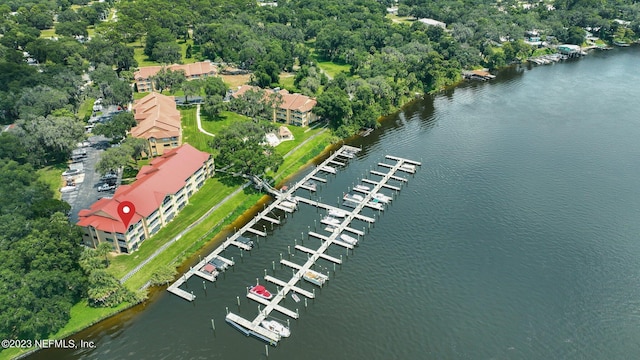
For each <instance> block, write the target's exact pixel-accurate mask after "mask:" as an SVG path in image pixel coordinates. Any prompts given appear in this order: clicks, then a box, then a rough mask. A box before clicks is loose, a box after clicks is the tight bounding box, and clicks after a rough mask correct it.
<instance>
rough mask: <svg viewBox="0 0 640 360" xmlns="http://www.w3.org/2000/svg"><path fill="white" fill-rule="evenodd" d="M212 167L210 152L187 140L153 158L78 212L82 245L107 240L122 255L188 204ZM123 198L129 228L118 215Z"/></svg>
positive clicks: (91, 245)
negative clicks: (132, 179) (132, 209)
mask: <svg viewBox="0 0 640 360" xmlns="http://www.w3.org/2000/svg"><path fill="white" fill-rule="evenodd" d="M213 171H214V164H213V158H212V157H211V154H208V153H205V152H202V151H199V150H197V149H195V148H194V147H192V146H191V145H189V144H184V145H182V146H180V147H179V148H176V149H173V150H171V151H168V152H166V153H164V154H163V155H162V156H159V157H157V158H155V159H153V160H152V161H151V163H150V164H149V165H146V166H144V167H143V168H142V169H140V171H139V172H138V175H137V176H136V181H135V182H133V183H132V184H130V185H122V186H120V187H119V188H118V190H116V192H115V194H114V195H113V197H112V198H111V199H100V200H98V201H96V202H95V203H93V205H91V208H90V209H84V210H81V211H80V213H79V214H78V216H79V220H78V222H77V225H78V226H80V227H82V230H83V235H82V240H83V242H84V244H85V245H86V246H89V247H96V246H97V245H98V243H100V242H105V241H106V242H109V243H111V244H112V245H113V247H114V251H115V252H117V253H123V254H129V253H131V252H133V251H135V250H137V249H138V247H139V246H140V244H141V243H142V242H143V241H144V240H145V239H148V238H149V237H150V236H152V235H153V234H155V233H157V232H158V231H159V230H160V229H161V228H162V227H163V226H165V225H166V224H167V223H168V222H170V221H171V220H172V219H173V218H174V217H175V216H176V215H177V214H178V213H179V212H180V210H182V209H183V208H184V207H185V206H186V205H187V204H188V203H189V198H190V197H191V195H193V194H194V193H195V192H196V191H198V190H199V189H200V188H201V187H202V185H203V184H204V182H205V180H206V179H207V178H209V177H211V176H212V175H213ZM123 201H130V202H132V203H133V205H134V206H135V213H134V215H133V218H132V219H131V222H130V225H129V228H128V229H125V227H124V224H123V223H122V221H121V220H120V217H119V216H118V205H119V204H120V203H121V202H123Z"/></svg>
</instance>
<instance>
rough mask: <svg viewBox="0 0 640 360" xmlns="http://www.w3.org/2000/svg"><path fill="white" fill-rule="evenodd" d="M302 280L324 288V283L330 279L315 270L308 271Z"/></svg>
mask: <svg viewBox="0 0 640 360" xmlns="http://www.w3.org/2000/svg"><path fill="white" fill-rule="evenodd" d="M302 278H303V279H305V280H307V281H308V282H310V283H312V284H314V285H318V286H322V285H324V283H325V282H326V281H327V280H329V277H328V276H327V275H325V274H321V273H319V272H317V271H313V270H307V271H306V272H305V273H304V275H302Z"/></svg>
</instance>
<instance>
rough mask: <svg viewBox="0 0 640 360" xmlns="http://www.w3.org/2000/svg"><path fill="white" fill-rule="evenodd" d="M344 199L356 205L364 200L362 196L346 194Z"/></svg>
mask: <svg viewBox="0 0 640 360" xmlns="http://www.w3.org/2000/svg"><path fill="white" fill-rule="evenodd" d="M343 199H344V200H345V201H351V202H355V203H359V202H362V201H363V200H364V197H362V195H358V194H351V193H349V194H346V195H345V196H344V197H343Z"/></svg>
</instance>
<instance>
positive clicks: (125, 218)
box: [118, 201, 136, 229]
mask: <svg viewBox="0 0 640 360" xmlns="http://www.w3.org/2000/svg"><path fill="white" fill-rule="evenodd" d="M135 213H136V207H135V206H134V205H133V203H132V202H131V201H123V202H121V203H120V205H118V215H119V216H120V220H122V223H123V224H124V227H125V229H128V228H129V222H130V221H131V218H133V214H135Z"/></svg>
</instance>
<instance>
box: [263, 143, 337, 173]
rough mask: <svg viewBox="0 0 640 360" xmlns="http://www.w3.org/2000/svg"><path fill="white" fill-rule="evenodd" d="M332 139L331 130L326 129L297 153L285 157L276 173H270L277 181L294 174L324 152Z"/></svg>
mask: <svg viewBox="0 0 640 360" xmlns="http://www.w3.org/2000/svg"><path fill="white" fill-rule="evenodd" d="M310 132H311V131H310ZM330 139H331V132H330V131H326V132H324V133H322V134H320V135H318V136H316V137H315V138H313V139H312V140H310V141H309V142H308V143H306V144H304V145H303V146H302V147H300V148H299V149H298V150H296V152H295V153H293V154H291V155H290V156H288V157H287V158H286V159H284V162H283V163H282V165H280V168H279V169H278V172H277V173H276V174H269V175H271V176H273V178H274V179H275V180H276V182H278V181H281V180H283V179H286V177H287V176H289V175H292V174H294V173H295V172H296V171H298V169H300V167H301V166H302V165H304V164H306V163H307V162H309V160H311V159H313V158H314V157H316V156H317V155H318V154H320V152H322V150H324V148H326V147H327V146H328V145H330V143H331V142H330Z"/></svg>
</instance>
